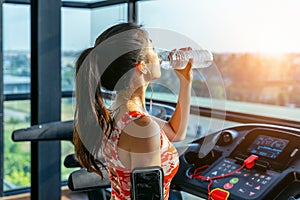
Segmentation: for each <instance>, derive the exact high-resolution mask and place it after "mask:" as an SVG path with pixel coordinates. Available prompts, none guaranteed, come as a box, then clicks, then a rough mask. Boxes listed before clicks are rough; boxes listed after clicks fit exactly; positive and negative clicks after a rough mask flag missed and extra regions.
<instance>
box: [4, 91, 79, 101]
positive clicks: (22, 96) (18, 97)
mask: <svg viewBox="0 0 300 200" xmlns="http://www.w3.org/2000/svg"><path fill="white" fill-rule="evenodd" d="M61 94H62V95H61V97H62V98H71V97H73V96H74V91H62V93H61ZM3 98H4V101H24V100H30V93H19V94H4V95H3Z"/></svg>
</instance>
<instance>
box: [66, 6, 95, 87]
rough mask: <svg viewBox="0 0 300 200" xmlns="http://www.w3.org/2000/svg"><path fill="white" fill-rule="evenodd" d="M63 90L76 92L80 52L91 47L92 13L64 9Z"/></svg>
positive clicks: (82, 10)
mask: <svg viewBox="0 0 300 200" xmlns="http://www.w3.org/2000/svg"><path fill="white" fill-rule="evenodd" d="M61 11H62V12H61V17H62V22H61V23H62V32H61V33H62V39H61V40H62V49H61V51H62V56H61V59H62V60H61V63H62V90H63V91H72V90H74V74H75V62H76V58H77V57H78V56H79V53H80V51H82V50H83V49H85V48H87V47H89V46H90V45H91V33H90V30H91V11H90V10H88V9H74V8H62V10H61Z"/></svg>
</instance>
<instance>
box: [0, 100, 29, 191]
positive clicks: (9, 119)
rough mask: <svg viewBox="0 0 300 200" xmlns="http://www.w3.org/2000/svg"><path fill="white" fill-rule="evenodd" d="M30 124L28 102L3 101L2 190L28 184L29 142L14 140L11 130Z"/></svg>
mask: <svg viewBox="0 0 300 200" xmlns="http://www.w3.org/2000/svg"><path fill="white" fill-rule="evenodd" d="M29 126H30V102H29V101H9V102H4V190H11V189H17V188H22V187H28V186H30V143H29V142H14V141H12V139H11V136H12V132H13V131H14V130H16V129H20V128H27V127H29Z"/></svg>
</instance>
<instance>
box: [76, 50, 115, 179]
mask: <svg viewBox="0 0 300 200" xmlns="http://www.w3.org/2000/svg"><path fill="white" fill-rule="evenodd" d="M93 49H94V47H91V48H88V49H86V50H84V51H83V52H82V53H81V54H80V56H79V57H78V59H77V61H76V75H77V74H78V72H79V70H80V66H81V65H82V63H83V62H84V60H85V58H86V57H87V56H88V55H89V53H90V52H91V51H92V50H93ZM76 84H78V82H77V79H76ZM78 87H80V86H76V88H77V89H78ZM75 93H76V109H75V116H74V133H73V143H74V146H75V155H76V157H77V159H78V161H79V163H80V165H81V166H83V167H85V168H87V170H88V171H90V172H95V173H97V174H99V175H100V176H101V177H102V178H103V174H102V172H101V169H100V167H99V164H100V165H102V166H103V163H102V162H101V161H99V160H96V158H95V157H96V156H97V155H98V153H99V150H100V146H101V140H100V141H99V140H98V138H99V135H100V134H101V130H99V135H97V136H93V135H88V134H90V132H89V131H86V132H84V133H83V130H80V126H79V124H81V123H82V122H80V120H87V119H86V116H84V115H85V114H86V113H85V111H84V110H80V109H81V108H80V106H79V102H78V101H77V100H78V99H79V97H78V95H82V94H78V91H75ZM94 97H95V99H94V100H93V101H92V102H93V104H94V105H92V106H93V107H94V109H93V110H94V112H95V113H94V115H95V116H96V119H97V122H98V125H100V128H101V129H102V131H103V133H104V134H105V135H107V136H108V137H109V136H110V133H111V130H112V126H113V119H112V118H111V115H110V113H109V111H108V110H107V109H106V107H105V104H104V102H103V99H102V93H101V89H100V80H99V82H98V85H97V90H96V92H95V96H94ZM86 98H88V97H86ZM87 121H88V120H87ZM79 122H80V123H79ZM83 134H85V135H84V137H87V138H90V140H89V144H88V146H92V148H91V149H88V148H87V147H86V145H87V144H84V142H83V141H82V138H81V137H80V136H82V135H83ZM94 138H97V139H94ZM91 151H92V152H91Z"/></svg>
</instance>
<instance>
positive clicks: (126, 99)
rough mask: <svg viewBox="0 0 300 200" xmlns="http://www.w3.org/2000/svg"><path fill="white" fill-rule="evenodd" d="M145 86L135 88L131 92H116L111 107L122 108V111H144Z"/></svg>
mask: <svg viewBox="0 0 300 200" xmlns="http://www.w3.org/2000/svg"><path fill="white" fill-rule="evenodd" d="M146 88H147V87H146V86H143V87H139V88H137V89H136V90H135V91H134V92H133V93H130V92H129V91H121V92H118V93H117V96H116V100H115V103H114V105H113V106H112V107H113V108H115V109H116V108H119V109H122V111H123V112H128V111H141V112H145V111H146V101H145V92H146Z"/></svg>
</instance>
